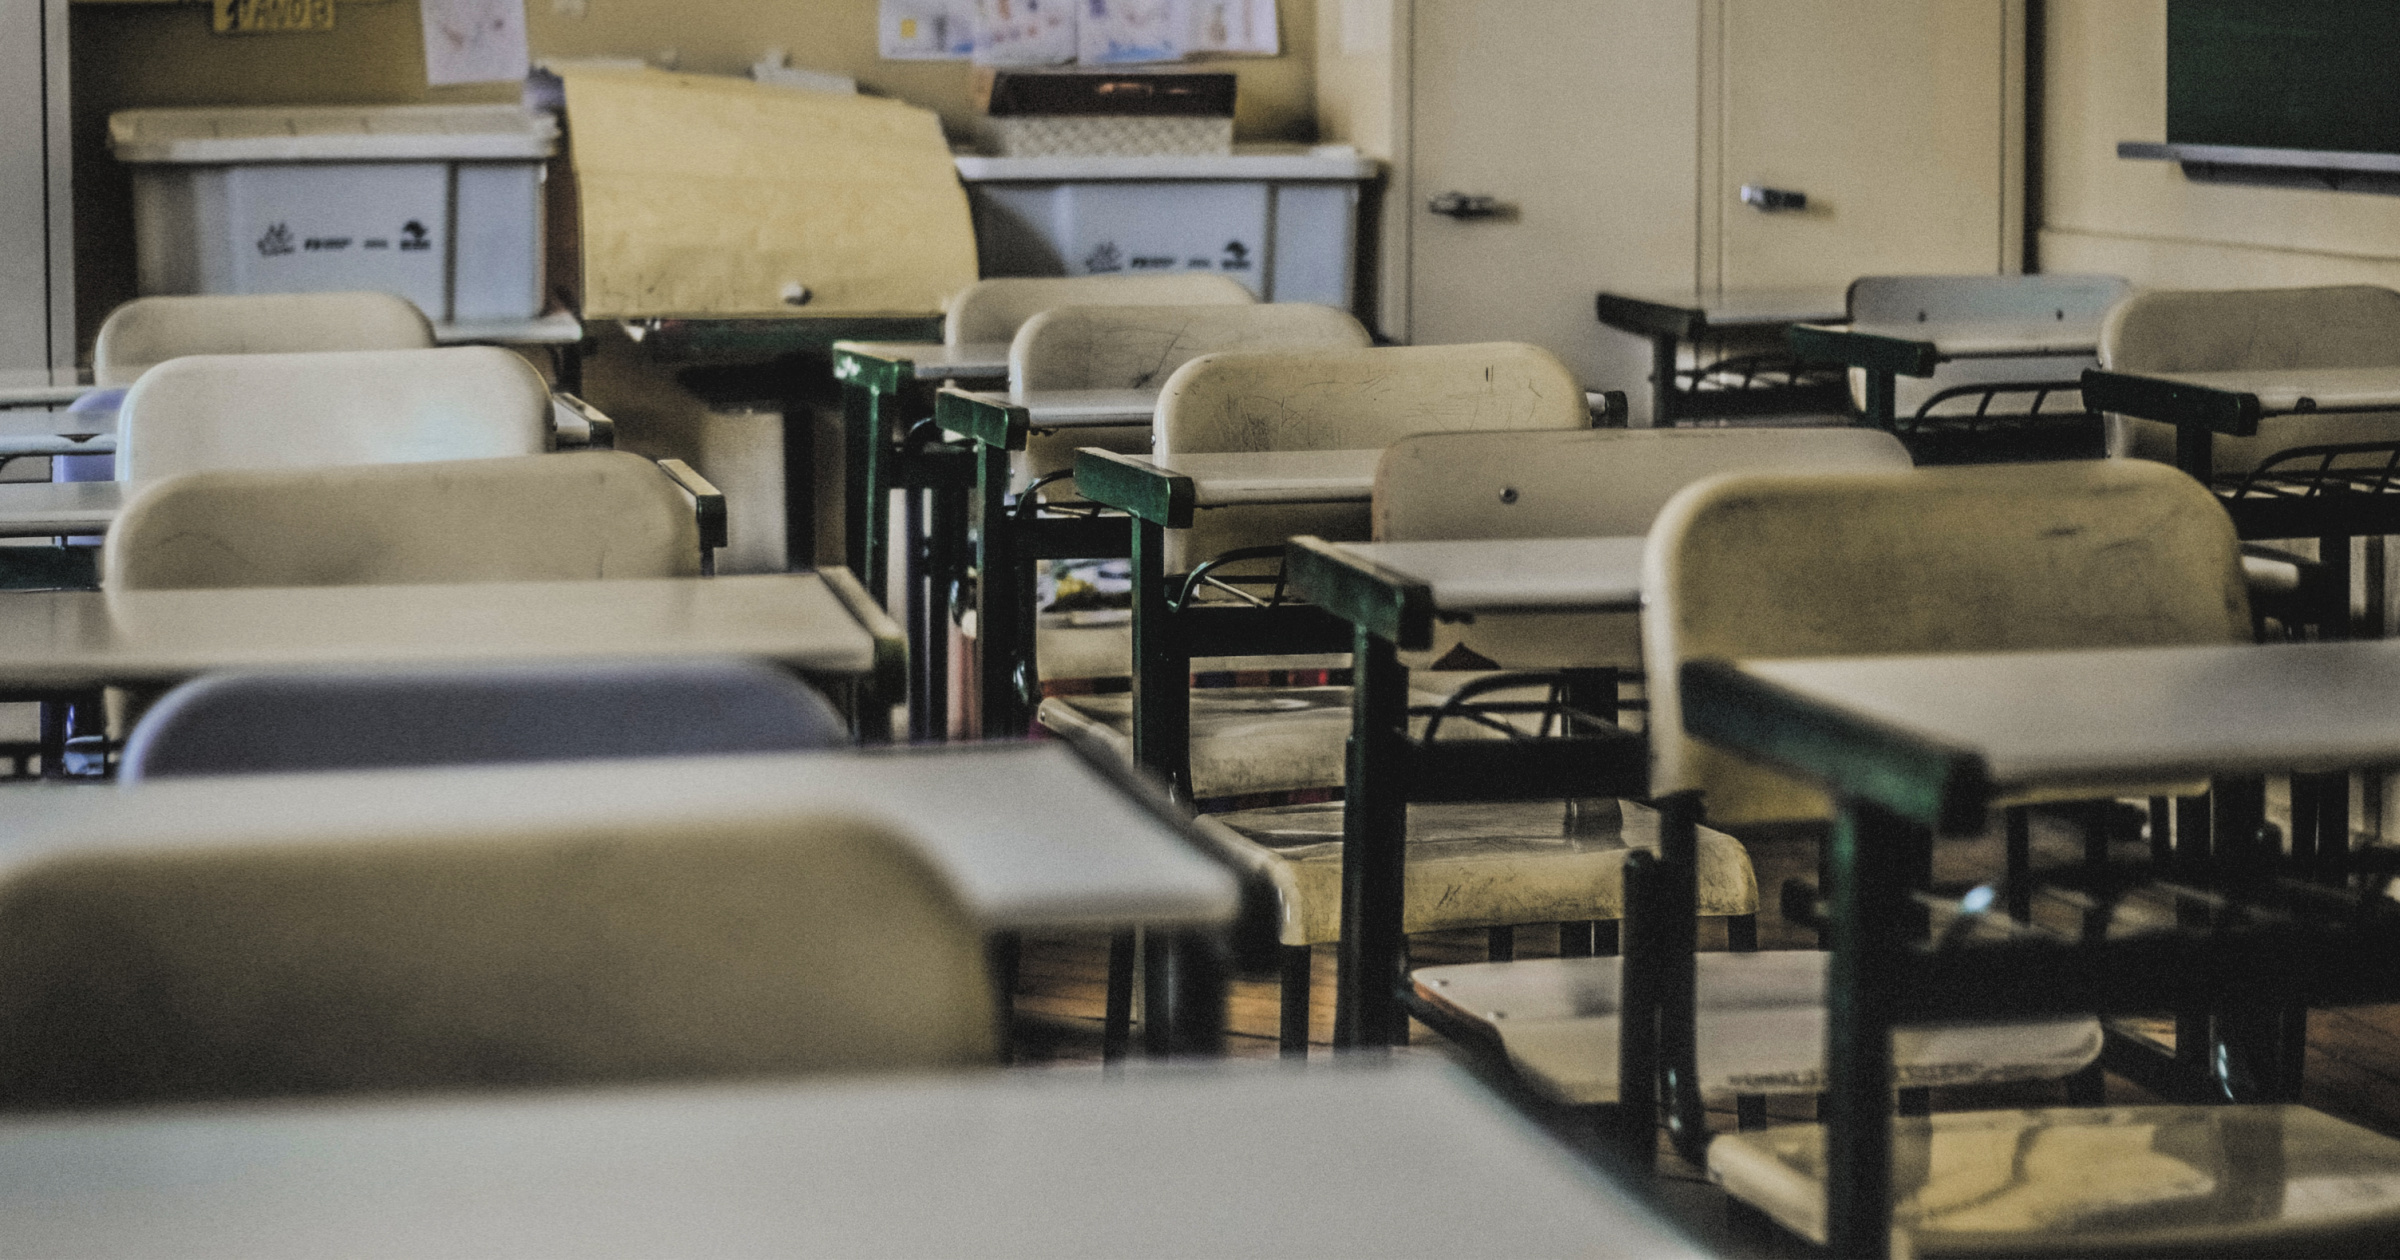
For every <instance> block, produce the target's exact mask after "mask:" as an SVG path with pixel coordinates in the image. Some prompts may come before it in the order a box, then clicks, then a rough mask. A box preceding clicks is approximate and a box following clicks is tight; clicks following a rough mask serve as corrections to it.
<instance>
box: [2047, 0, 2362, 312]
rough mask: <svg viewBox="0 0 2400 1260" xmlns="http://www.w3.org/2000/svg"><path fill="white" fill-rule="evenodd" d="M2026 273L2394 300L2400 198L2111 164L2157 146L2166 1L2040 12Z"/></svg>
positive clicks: (2057, 4)
mask: <svg viewBox="0 0 2400 1260" xmlns="http://www.w3.org/2000/svg"><path fill="white" fill-rule="evenodd" d="M2046 18H2047V31H2046V39H2045V40H2044V45H2045V46H2044V78H2045V82H2044V86H2043V109H2042V119H2043V137H2042V143H2043V160H2042V184H2043V190H2042V204H2041V206H2040V208H2039V209H2040V214H2041V230H2040V232H2039V235H2038V238H2037V249H2038V253H2039V255H2040V258H2039V264H2040V269H2041V270H2043V271H2050V272H2069V271H2101V272H2114V273H2117V274H2120V275H2123V276H2126V277H2127V278H2129V279H2131V280H2132V281H2134V283H2136V284H2140V285H2146V286H2159V287H2168V288H2235V287H2243V286H2274V285H2308V284H2350V283H2367V284H2382V285H2390V286H2393V287H2400V197H2393V196H2385V195H2378V194H2373V193H2340V192H2330V191H2315V190H2307V189H2290V188H2244V187H2235V186H2230V185H2224V184H2195V183H2192V182H2190V181H2188V180H2186V179H2185V178H2184V177H2183V172H2182V170H2181V169H2180V168H2179V167H2177V166H2176V165H2175V164H2174V163H2171V162H2137V161H2126V160H2123V159H2120V158H2118V157H2117V155H2116V146H2117V142H2118V141H2119V140H2151V141H2157V140H2164V139H2165V138H2166V127H2167V81H2166V77H2167V72H2166V65H2167V6H2166V0H2049V3H2048V9H2047V14H2046Z"/></svg>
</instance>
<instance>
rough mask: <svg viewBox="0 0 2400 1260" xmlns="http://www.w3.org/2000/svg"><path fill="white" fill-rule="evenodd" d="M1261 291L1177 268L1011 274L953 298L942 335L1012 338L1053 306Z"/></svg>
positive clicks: (1241, 298)
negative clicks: (1144, 273) (1110, 272)
mask: <svg viewBox="0 0 2400 1260" xmlns="http://www.w3.org/2000/svg"><path fill="white" fill-rule="evenodd" d="M1256 301H1258V295H1257V294H1254V293H1252V292H1251V291H1250V290H1249V289H1248V288H1245V287H1244V286H1243V284H1242V282H1241V281H1239V280H1236V279H1234V278H1233V277H1231V276H1226V275H1219V274H1217V273H1214V272H1206V271H1176V272H1169V273H1166V274H1164V275H1155V276H1006V277H1001V278H998V279H992V280H978V281H976V282H975V283H973V284H971V285H968V286H967V287H966V288H965V289H962V290H960V291H959V293H958V295H957V296H956V297H953V298H951V299H950V303H949V308H948V310H947V312H946V313H945V314H944V315H943V317H942V340H943V341H945V342H947V343H948V344H950V345H954V346H963V345H971V344H974V343H978V342H992V341H1007V340H1009V339H1010V338H1012V337H1015V336H1016V335H1017V330H1018V329H1019V328H1022V327H1024V326H1025V321H1026V320H1029V319H1032V318H1033V317H1034V316H1036V315H1039V314H1041V313H1042V312H1043V311H1046V310H1049V309H1050V308H1051V307H1053V306H1092V305H1098V306H1248V305H1250V304H1251V303H1254V302H1256Z"/></svg>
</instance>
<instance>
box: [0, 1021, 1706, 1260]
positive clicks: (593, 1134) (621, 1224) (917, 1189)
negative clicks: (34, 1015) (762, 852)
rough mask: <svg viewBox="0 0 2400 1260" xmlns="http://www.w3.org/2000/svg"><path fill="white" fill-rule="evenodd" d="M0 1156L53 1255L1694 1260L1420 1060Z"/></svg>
mask: <svg viewBox="0 0 2400 1260" xmlns="http://www.w3.org/2000/svg"><path fill="white" fill-rule="evenodd" d="M1337 1148H1338V1149H1355V1150H1363V1151H1373V1152H1376V1153H1377V1156H1376V1158H1374V1159H1372V1160H1364V1161H1359V1160H1344V1159H1340V1158H1334V1157H1332V1154H1333V1152H1334V1151H1335V1150H1336V1149H1337ZM0 1162H4V1163H5V1164H6V1166H7V1167H9V1168H10V1169H12V1170H14V1172H13V1174H12V1175H11V1176H10V1177H9V1178H8V1179H7V1180H6V1182H5V1184H0V1213H5V1215H6V1216H7V1218H8V1220H9V1222H10V1225H9V1245H10V1248H11V1250H12V1251H13V1252H17V1253H21V1254H26V1255H43V1256H61V1257H64V1256H99V1255H108V1256H126V1255H177V1256H188V1257H237V1256H238V1257H244V1258H246V1260H268V1258H272V1257H285V1256H289V1257H316V1256H325V1255H337V1254H338V1255H345V1256H358V1257H381V1256H389V1257H411V1258H413V1257H421V1256H434V1255H440V1256H495V1257H497V1256H525V1255H555V1256H567V1255H573V1256H589V1257H595V1258H600V1257H618V1256H622V1257H649V1256H661V1255H710V1256H737V1255H738V1256H765V1255H778V1256H825V1257H845V1258H846V1257H871V1256H894V1257H902V1256H905V1257H926V1256H970V1255H972V1256H991V1257H1015V1256H1026V1257H1032V1256H1042V1257H1050V1256H1058V1257H1074V1256H1093V1257H1099V1256H1118V1255H1124V1254H1127V1253H1128V1252H1133V1253H1139V1254H1144V1255H1157V1256H1187V1255H1188V1256H1327V1255H1367V1254H1376V1255H1395V1256H1397V1255H1410V1256H1445V1257H1459V1258H1461V1260H1464V1258H1467V1257H1479V1256H1492V1257H1521V1256H1559V1255H1586V1256H1627V1257H1633V1256H1640V1257H1653V1256H1656V1257H1681V1256H1694V1257H1696V1256H1699V1255H1702V1254H1704V1253H1702V1252H1701V1251H1699V1250H1698V1249H1697V1248H1696V1247H1694V1246H1693V1245H1692V1244H1691V1243H1690V1242H1689V1241H1687V1240H1686V1239H1685V1238H1683V1237H1682V1236H1681V1235H1680V1234H1679V1233H1678V1232H1677V1231H1676V1230H1675V1228H1674V1227H1673V1226H1671V1225H1669V1224H1668V1223H1666V1222H1665V1221H1663V1220H1662V1219H1661V1218H1660V1217H1658V1216H1657V1215H1656V1214H1655V1213H1654V1212H1653V1211H1652V1210H1651V1209H1650V1208H1648V1207H1647V1206H1646V1205H1645V1204H1643V1203H1642V1202H1641V1201H1640V1200H1639V1199H1637V1198H1636V1197H1635V1196H1634V1195H1633V1193H1632V1192H1630V1191H1629V1190H1628V1189H1627V1188H1626V1187H1624V1186H1622V1185H1620V1184H1618V1183H1617V1182H1616V1181H1615V1180H1613V1179H1611V1178H1609V1177H1606V1176H1603V1175H1601V1174H1599V1173H1597V1172H1595V1171H1593V1170H1592V1169H1591V1168H1589V1167H1587V1166H1585V1165H1583V1164H1581V1163H1579V1162H1577V1161H1576V1160H1575V1159H1574V1158H1573V1157H1571V1156H1570V1155H1568V1154H1567V1153H1566V1152H1565V1151H1564V1150H1562V1149H1561V1148H1559V1147H1557V1146H1555V1145H1553V1144H1552V1143H1550V1142H1549V1141H1547V1140H1546V1139H1544V1138H1542V1137H1541V1136H1540V1135H1539V1134H1537V1133H1536V1132H1535V1131H1534V1130H1533V1129H1532V1128H1531V1127H1529V1126H1527V1125H1526V1124H1524V1123H1523V1122H1522V1121H1520V1120H1518V1119H1517V1118H1516V1117H1514V1116H1512V1115H1510V1114H1508V1113H1507V1112H1506V1111H1505V1109H1504V1108H1503V1107H1502V1106H1501V1105H1500V1104H1499V1102H1498V1101H1497V1100H1496V1099H1494V1098H1493V1097H1491V1096H1490V1095H1489V1094H1487V1093H1485V1092H1484V1091H1483V1090H1481V1089H1479V1088H1477V1087H1476V1086H1474V1085H1473V1084H1472V1083H1470V1082H1468V1081H1466V1080H1465V1079H1464V1078H1463V1077H1461V1076H1460V1075H1458V1074H1456V1073H1454V1072H1450V1071H1446V1070H1441V1069H1434V1068H1427V1067H1421V1066H1420V1067H1405V1068H1402V1067H1391V1068H1380V1067H1375V1066H1370V1065H1346V1066H1343V1067H1338V1068H1331V1069H1325V1070H1319V1071H1311V1072H1308V1073H1305V1074H1298V1073H1290V1072H1279V1071H1275V1070H1272V1069H1258V1068H1234V1067H1218V1068H1188V1067H1187V1068H1174V1069H1153V1070H1147V1071H1130V1072H1128V1073H1126V1074H1125V1075H1124V1076H1123V1077H1122V1078H1120V1079H1114V1080H1108V1081H1101V1080H1097V1079H1089V1078H1082V1077H1072V1076H1066V1075H1063V1074H1057V1075H1054V1074H1046V1073H1023V1074H1014V1073H979V1074H974V1075H967V1076H959V1077H947V1078H941V1077H932V1078H919V1079H913V1080H854V1081H824V1082H796V1083H754V1084H742V1085H720V1086H686V1087H657V1088H649V1089H626V1090H613V1091H596V1090H595V1091H583V1090H577V1091H561V1092H556V1093H524V1094H511V1095H502V1096H497V1097H476V1098H415V1099H405V1100H391V1101H373V1102H350V1103H338V1104H331V1103H287V1104H280V1105H259V1104H250V1105H244V1106H209V1107H189V1108H178V1109H158V1110H143V1111H123V1112H115V1113H100V1114H90V1115H61V1116H30V1117H21V1118H10V1119H7V1120H0Z"/></svg>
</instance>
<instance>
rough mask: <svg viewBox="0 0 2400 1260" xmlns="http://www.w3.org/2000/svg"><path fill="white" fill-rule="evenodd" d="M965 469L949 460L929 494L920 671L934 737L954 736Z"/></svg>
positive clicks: (966, 487) (964, 557)
mask: <svg viewBox="0 0 2400 1260" xmlns="http://www.w3.org/2000/svg"><path fill="white" fill-rule="evenodd" d="M944 449H945V450H950V451H955V450H956V448H954V447H945V448H944ZM963 467H964V466H963V465H962V464H959V462H958V461H956V460H953V459H948V458H945V459H944V460H943V462H942V465H941V469H942V471H941V472H940V473H938V474H937V475H936V476H934V477H933V478H932V479H931V480H932V481H933V483H934V484H933V488H932V489H931V490H929V491H927V492H926V522H925V526H926V537H925V557H926V559H925V570H926V572H925V590H924V605H923V607H921V608H920V609H919V610H918V614H917V619H918V622H919V624H920V625H921V626H922V627H923V634H924V638H925V652H924V655H923V657H922V659H921V660H920V661H919V662H918V666H917V669H918V677H919V678H921V679H923V690H924V692H925V729H926V731H927V732H929V733H930V735H931V737H932V738H935V739H946V738H948V736H949V733H950V627H951V624H952V622H951V609H950V596H951V592H952V591H954V590H957V589H959V588H960V587H961V586H963V584H964V583H965V582H966V579H967V558H968V556H969V555H970V554H971V553H970V552H969V551H968V550H967V521H968V511H967V504H968V500H969V496H970V495H971V494H972V492H973V486H972V485H971V484H969V482H968V481H967V480H965V479H961V478H959V477H957V476H955V475H954V474H955V473H957V472H959V471H963Z"/></svg>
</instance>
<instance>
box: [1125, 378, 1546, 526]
mask: <svg viewBox="0 0 2400 1260" xmlns="http://www.w3.org/2000/svg"><path fill="white" fill-rule="evenodd" d="M1591 423H1592V415H1591V409H1590V406H1589V404H1588V403H1587V402H1586V401H1585V399H1584V395H1583V387H1582V386H1581V385H1580V384H1578V383H1577V382H1576V380H1575V375H1574V373H1572V372H1570V371H1568V370H1567V367H1566V365H1565V364H1563V363H1560V362H1559V361H1558V359H1557V357H1556V356H1554V355H1552V354H1551V353H1550V352H1549V351H1547V350H1544V349H1542V348H1540V347H1539V346H1529V345H1522V344H1519V343H1515V342H1486V343H1483V344H1479V345H1464V346H1400V347H1390V348H1384V349H1374V348H1350V347H1341V348H1334V349H1325V350H1312V351H1307V352H1299V351H1282V350H1276V351H1248V352H1238V353H1227V354H1211V355H1207V356H1204V357H1202V358H1198V359H1194V360H1193V361H1192V362H1190V363H1187V364H1185V365H1184V366H1183V367H1182V368H1180V369H1178V370H1177V371H1176V373H1175V375H1174V376H1172V377H1170V378H1169V379H1168V381H1167V386H1166V390H1165V392H1164V393H1162V394H1161V395H1160V397H1159V407H1158V420H1157V431H1156V434H1155V438H1154V441H1155V445H1156V448H1157V451H1158V454H1159V455H1160V456H1161V457H1162V458H1163V457H1169V456H1175V455H1191V454H1201V453H1207V452H1225V451H1337V450H1379V449H1382V448H1384V447H1388V446H1390V445H1392V444H1393V443H1394V442H1398V441H1400V440H1401V439H1403V438H1407V437H1411V436H1414V435H1416V434H1420V433H1439V432H1446V431H1457V430H1478V429H1588V428H1590V427H1591ZM1368 519H1369V512H1368V508H1367V505H1366V504H1363V503H1360V504H1324V505H1310V506H1298V507H1277V508H1242V509H1219V510H1216V511H1210V512H1203V513H1200V514H1199V519H1198V520H1196V521H1195V522H1194V523H1193V527H1192V528H1191V529H1189V530H1182V531H1176V532H1175V533H1172V534H1170V535H1169V536H1168V563H1169V564H1170V565H1172V566H1176V567H1182V566H1183V565H1185V564H1188V563H1192V562H1197V561H1200V560H1205V559H1207V558H1209V557H1211V556H1214V555H1217V554H1220V553H1222V552H1224V551H1227V550H1230V549H1232V548H1235V547H1250V546H1266V545H1272V544H1278V543H1281V542H1283V541H1284V540H1285V539H1288V538H1290V537H1292V536H1293V535H1295V534H1315V535H1317V536H1319V537H1322V538H1332V539H1337V540H1340V539H1348V540H1363V539H1365V538H1366V537H1367V536H1368Z"/></svg>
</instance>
